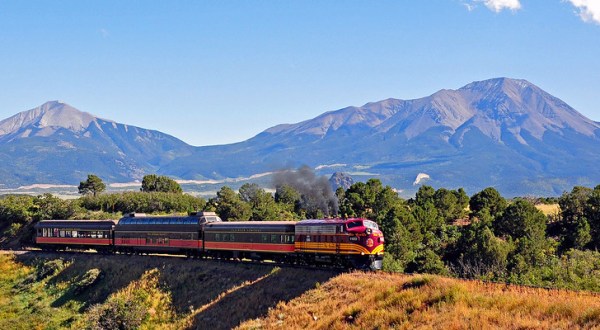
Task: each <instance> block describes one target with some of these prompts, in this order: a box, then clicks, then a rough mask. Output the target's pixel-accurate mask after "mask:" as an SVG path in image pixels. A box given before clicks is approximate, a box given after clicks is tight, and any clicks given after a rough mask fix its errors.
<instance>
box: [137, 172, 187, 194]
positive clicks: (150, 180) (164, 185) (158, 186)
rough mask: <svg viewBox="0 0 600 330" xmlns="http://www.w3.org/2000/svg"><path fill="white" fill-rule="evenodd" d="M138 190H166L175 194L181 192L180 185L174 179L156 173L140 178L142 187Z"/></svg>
mask: <svg viewBox="0 0 600 330" xmlns="http://www.w3.org/2000/svg"><path fill="white" fill-rule="evenodd" d="M140 190H141V191H143V192H166V193H176V194H181V193H182V192H183V190H182V189H181V186H180V185H179V183H177V182H176V181H175V180H173V179H171V178H169V177H166V176H162V175H161V176H158V175H156V174H148V175H145V176H144V178H143V179H142V188H141V189H140Z"/></svg>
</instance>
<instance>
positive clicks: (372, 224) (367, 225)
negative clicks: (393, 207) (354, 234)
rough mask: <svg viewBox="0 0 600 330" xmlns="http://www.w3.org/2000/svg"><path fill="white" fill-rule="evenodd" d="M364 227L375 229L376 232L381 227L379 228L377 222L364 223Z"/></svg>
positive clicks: (367, 221)
mask: <svg viewBox="0 0 600 330" xmlns="http://www.w3.org/2000/svg"><path fill="white" fill-rule="evenodd" d="M364 226H365V227H367V228H371V229H374V230H378V229H379V227H378V226H377V224H376V223H375V222H373V221H369V220H365V221H364Z"/></svg>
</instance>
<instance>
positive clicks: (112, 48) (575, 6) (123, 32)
mask: <svg viewBox="0 0 600 330" xmlns="http://www.w3.org/2000/svg"><path fill="white" fill-rule="evenodd" d="M493 77H512V78H522V79H527V80H529V81H530V82H532V83H534V84H536V85H538V86H540V87H541V88H542V89H545V90H546V91H548V92H550V93H551V94H553V95H555V96H557V97H559V98H561V99H562V100H564V101H565V102H567V103H568V104H570V105H571V106H573V107H574V108H575V109H577V110H578V111H580V112H581V113H583V114H584V115H586V116H587V117H589V118H591V119H593V120H596V121H600V98H598V92H599V91H600V0H543V1H542V0H537V1H534V0H531V1H530V0H472V1H468V0H429V1H399V0H394V1H387V0H379V1H354V0H340V1H309V0H306V1H275V0H273V1H247V0H244V1H67V0H64V1H16V0H15V1H7V0H0V102H1V105H0V119H4V118H7V117H10V116H12V115H14V114H16V113H17V112H20V111H24V110H28V109H31V108H34V107H36V106H38V105H40V104H42V103H44V102H45V101H49V100H62V101H64V102H66V103H69V104H70V105H72V106H74V107H76V108H78V109H80V110H82V111H86V112H90V113H92V114H94V115H96V116H99V117H102V118H106V119H112V120H115V121H117V122H120V123H125V124H130V125H135V126H140V127H144V128H149V129H156V130H160V131H162V132H165V133H168V134H171V135H174V136H176V137H178V138H180V139H182V140H184V141H185V142H187V143H190V144H192V145H212V144H224V143H232V142H238V141H242V140H245V139H248V138H250V137H252V136H254V135H256V134H258V133H259V132H261V131H263V130H264V129H266V128H268V127H271V126H274V125H276V124H280V123H293V122H298V121H302V120H306V119H309V118H312V117H315V116H317V115H319V114H321V113H323V112H325V111H330V110H336V109H340V108H343V107H346V106H350V105H357V106H360V105H363V104H365V103H367V102H372V101H378V100H382V99H386V98H390V97H393V98H400V99H413V98H419V97H424V96H427V95H430V94H432V93H434V92H435V91H437V90H439V89H443V88H450V89H456V88H459V87H461V86H463V85H466V84H467V83H469V82H472V81H476V80H484V79H488V78H493Z"/></svg>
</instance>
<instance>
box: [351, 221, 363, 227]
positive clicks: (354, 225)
mask: <svg viewBox="0 0 600 330" xmlns="http://www.w3.org/2000/svg"><path fill="white" fill-rule="evenodd" d="M360 226H362V221H352V222H348V228H354V227H360Z"/></svg>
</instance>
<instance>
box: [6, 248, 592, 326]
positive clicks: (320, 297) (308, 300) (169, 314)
mask: <svg viewBox="0 0 600 330" xmlns="http://www.w3.org/2000/svg"><path fill="white" fill-rule="evenodd" d="M236 326H239V328H241V329H270V328H277V329H282V328H283V329H289V328H298V329H299V328H321V329H330V328H333V329H345V328H356V329H365V328H380V329H387V328H400V329H401V328H419V327H421V328H448V329H461V328H547V329H550V328H552V329H557V328H594V327H600V297H599V296H598V295H594V294H591V293H586V292H572V291H558V290H543V289H532V288H524V287H518V286H506V285H497V284H486V283H481V282H470V281H461V280H456V279H449V278H443V277H436V276H429V275H416V276H409V275H399V274H387V273H361V272H356V273H346V274H339V273H337V272H334V271H315V270H304V269H292V268H283V269H280V268H277V267H274V266H270V265H251V264H241V263H223V262H216V261H202V260H186V259H184V258H177V257H158V256H150V257H148V256H144V257H138V256H122V255H115V256H102V255H97V254H46V253H44V254H41V253H29V254H26V255H19V256H13V255H0V329H36V328H37V329H64V328H66V329H68V328H72V329H86V328H87V329H102V328H105V329H106V328H110V329H114V328H119V327H120V328H125V329H129V328H141V329H185V328H192V329H194V328H206V329H208V328H210V329H228V328H232V327H236Z"/></svg>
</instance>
